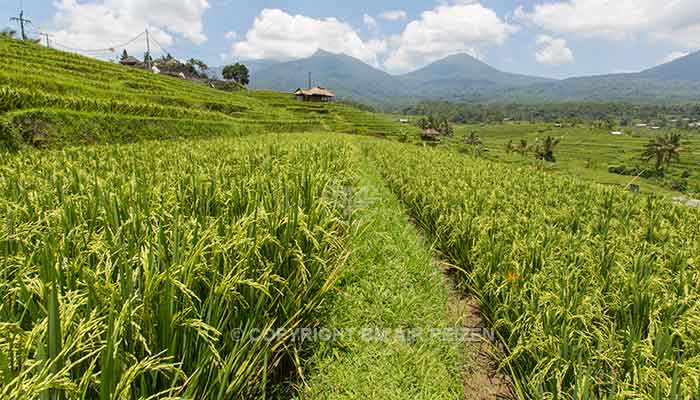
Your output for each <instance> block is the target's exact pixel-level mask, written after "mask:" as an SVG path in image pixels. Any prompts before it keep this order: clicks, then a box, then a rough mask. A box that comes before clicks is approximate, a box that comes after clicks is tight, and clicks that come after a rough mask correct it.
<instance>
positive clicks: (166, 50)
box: [151, 36, 173, 55]
mask: <svg viewBox="0 0 700 400" xmlns="http://www.w3.org/2000/svg"><path fill="white" fill-rule="evenodd" d="M151 40H152V41H153V43H155V44H156V45H157V46H158V48H159V49H160V51H162V52H163V54H170V55H172V54H173V53H172V52H170V51H168V49H166V48H165V47H163V46H162V45H161V44H160V42H158V41H157V40H156V38H155V37H154V36H151Z"/></svg>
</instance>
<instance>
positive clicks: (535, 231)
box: [363, 142, 700, 399]
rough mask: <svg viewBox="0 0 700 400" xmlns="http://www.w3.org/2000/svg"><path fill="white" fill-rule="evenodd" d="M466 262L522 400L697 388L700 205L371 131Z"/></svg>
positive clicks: (386, 164) (656, 395) (444, 240)
mask: <svg viewBox="0 0 700 400" xmlns="http://www.w3.org/2000/svg"><path fill="white" fill-rule="evenodd" d="M363 148H364V151H365V152H366V153H367V154H368V156H369V157H370V158H371V159H372V160H373V161H374V163H375V165H376V166H377V168H378V169H379V170H380V172H381V173H382V174H383V175H384V177H385V178H386V181H387V183H388V185H389V186H390V187H391V188H392V189H393V190H394V191H395V192H396V193H397V194H398V195H399V197H400V198H401V199H402V200H403V202H404V203H405V204H406V206H407V207H408V209H409V211H410V213H411V214H412V215H413V216H414V217H415V219H416V221H417V223H418V224H419V226H420V227H422V228H423V229H424V230H425V232H426V233H427V234H428V235H429V236H430V237H431V239H432V240H434V241H435V242H436V246H437V247H438V248H439V249H440V250H441V251H442V252H443V253H444V254H445V256H446V257H447V258H448V259H449V260H450V261H451V262H452V263H454V264H455V265H456V267H457V268H459V269H460V270H461V271H462V273H463V276H464V285H465V287H466V288H468V289H469V290H470V291H472V292H473V293H475V294H476V295H478V297H479V298H480V299H481V302H482V305H483V312H484V313H485V315H486V316H487V318H488V319H489V321H490V325H491V326H492V327H493V329H495V331H496V332H497V334H498V336H499V337H500V339H501V341H502V344H503V346H504V349H505V351H506V357H505V358H504V359H503V360H501V363H500V367H501V369H502V370H503V371H506V372H507V373H508V374H510V375H511V376H512V377H513V378H514V381H515V382H516V386H517V390H518V392H519V394H520V396H521V397H523V398H533V399H601V398H610V399H613V398H614V399H618V398H622V399H691V398H694V399H695V398H700V340H699V339H700V259H698V254H700V231H698V229H697V227H698V225H699V224H700V212H698V210H696V209H688V208H684V207H679V206H674V205H672V204H670V203H669V202H668V201H666V200H664V199H663V198H657V197H655V196H654V195H649V196H640V197H637V196H634V195H632V194H629V193H626V192H625V191H623V190H619V189H613V188H604V187H602V186H599V185H592V184H588V183H585V182H582V181H579V180H576V179H572V178H566V177H560V176H554V175H551V174H547V173H544V172H541V171H539V170H537V169H535V168H520V169H516V168H512V167H508V166H504V165H501V164H496V163H491V162H487V161H483V160H474V159H472V158H470V157H466V156H461V155H458V154H455V153H454V152H450V151H443V150H439V149H437V150H436V149H426V148H416V147H415V146H412V147H411V146H402V145H399V144H393V143H388V142H382V143H376V142H366V143H365V144H364V147H363Z"/></svg>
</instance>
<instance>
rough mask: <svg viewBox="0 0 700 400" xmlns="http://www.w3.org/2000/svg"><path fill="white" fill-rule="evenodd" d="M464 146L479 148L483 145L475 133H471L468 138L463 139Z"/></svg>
mask: <svg viewBox="0 0 700 400" xmlns="http://www.w3.org/2000/svg"><path fill="white" fill-rule="evenodd" d="M464 144H468V145H470V146H481V145H482V144H484V143H483V142H482V141H481V138H480V137H479V136H477V135H476V132H471V133H470V134H469V136H467V137H465V138H464Z"/></svg>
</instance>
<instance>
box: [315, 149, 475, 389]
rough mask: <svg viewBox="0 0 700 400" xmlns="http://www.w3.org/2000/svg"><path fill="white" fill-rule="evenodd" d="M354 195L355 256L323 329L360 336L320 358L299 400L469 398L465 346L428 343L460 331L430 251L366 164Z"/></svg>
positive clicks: (323, 350) (330, 347)
mask: <svg viewBox="0 0 700 400" xmlns="http://www.w3.org/2000/svg"><path fill="white" fill-rule="evenodd" d="M355 191H356V193H355V195H354V203H355V206H356V207H357V208H356V210H355V213H354V215H353V219H352V221H353V222H352V225H351V232H350V233H349V237H350V239H349V241H348V246H349V247H350V248H351V249H352V254H351V256H350V258H349V260H348V264H347V268H345V269H344V270H343V272H342V275H341V279H340V281H339V284H338V289H337V292H336V296H335V299H334V301H333V302H332V303H331V306H330V307H329V309H330V312H329V317H328V319H327V320H326V321H325V324H327V326H329V327H332V328H333V329H336V330H340V331H341V332H354V334H351V335H348V336H347V337H345V338H342V339H341V340H338V341H333V342H330V343H327V344H324V345H323V346H321V347H320V348H319V349H318V350H317V351H316V354H315V356H314V358H312V359H311V362H312V363H313V365H314V370H313V371H312V373H311V376H310V378H311V379H310V381H309V382H308V387H306V388H304V389H303V390H302V392H301V398H308V399H387V400H390V399H396V400H399V399H426V400H427V399H462V398H464V387H463V386H462V383H461V372H462V370H461V363H462V362H463V360H464V354H460V349H461V347H460V344H459V343H457V342H454V341H452V342H449V341H441V340H440V338H439V337H431V335H430V330H431V329H436V330H439V329H444V328H454V327H455V325H454V324H453V322H454V316H451V315H449V309H448V307H447V305H448V300H449V299H448V290H447V288H446V287H445V286H444V282H443V276H442V274H441V272H440V270H439V269H438V268H437V267H436V265H434V263H433V262H432V258H431V257H432V254H431V251H430V248H429V247H426V244H425V243H423V242H421V241H420V240H419V239H418V237H417V235H416V230H415V229H414V228H413V226H412V225H411V224H410V223H409V221H408V217H407V215H406V213H405V210H404V208H403V206H402V205H401V204H400V202H399V201H398V200H397V199H396V197H395V195H394V194H393V193H391V192H390V191H389V190H388V189H387V187H386V186H385V185H384V182H383V181H382V179H381V177H379V176H378V175H377V173H376V172H375V170H374V168H373V167H372V166H371V165H369V164H368V163H367V160H366V159H365V160H363V161H361V162H360V178H359V182H358V186H357V187H356V189H355ZM375 330H376V331H375ZM363 331H365V333H367V334H368V336H367V337H365V338H363V337H362V332H363ZM421 331H422V333H421V334H420V335H418V336H419V337H418V338H417V339H415V340H412V339H411V338H410V333H411V332H412V333H413V334H417V333H418V332H421ZM378 333H379V334H378ZM402 333H405V334H406V335H405V336H402ZM382 335H386V337H383V338H382V337H381V336H382Z"/></svg>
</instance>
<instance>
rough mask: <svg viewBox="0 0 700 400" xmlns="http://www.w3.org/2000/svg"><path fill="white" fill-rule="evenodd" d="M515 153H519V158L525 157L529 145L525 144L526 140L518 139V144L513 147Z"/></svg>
mask: <svg viewBox="0 0 700 400" xmlns="http://www.w3.org/2000/svg"><path fill="white" fill-rule="evenodd" d="M515 151H517V152H518V153H520V155H521V156H526V155H527V153H528V152H529V151H530V145H528V144H527V140H526V139H520V144H518V145H517V146H516V147H515Z"/></svg>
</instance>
